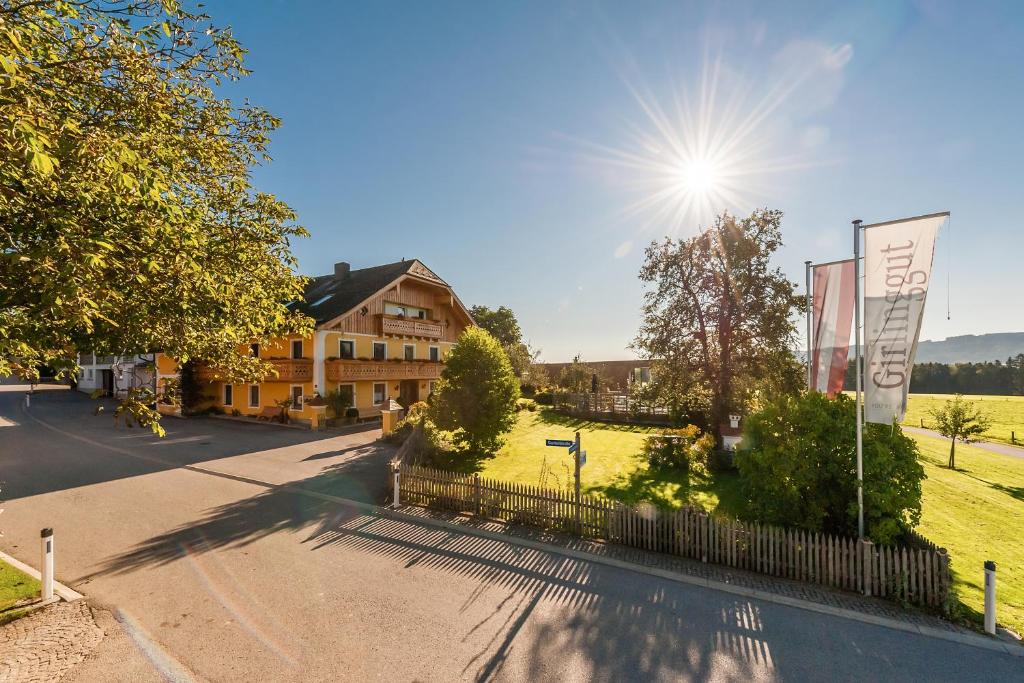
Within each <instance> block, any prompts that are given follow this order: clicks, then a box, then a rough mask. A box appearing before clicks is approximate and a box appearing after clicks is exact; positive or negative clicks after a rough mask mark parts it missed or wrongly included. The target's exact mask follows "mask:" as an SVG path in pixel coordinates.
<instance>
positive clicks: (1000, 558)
mask: <svg viewBox="0 0 1024 683" xmlns="http://www.w3.org/2000/svg"><path fill="white" fill-rule="evenodd" d="M914 438H915V440H916V441H917V443H918V445H919V446H920V447H921V454H922V462H923V463H924V467H925V473H926V474H927V475H928V478H927V479H926V480H925V481H924V483H923V485H922V489H923V493H924V501H923V506H922V510H923V513H922V517H921V525H920V526H919V527H918V531H920V532H921V533H922V534H923V535H924V536H925V537H927V538H928V539H929V540H931V541H932V542H934V543H937V544H938V545H940V546H943V547H945V548H947V549H948V550H949V554H950V558H952V567H953V575H954V581H955V584H956V586H957V587H958V589H959V592H960V600H961V602H962V603H963V605H964V607H965V608H966V612H967V616H968V617H970V618H972V619H974V620H975V621H977V622H978V623H980V622H981V613H982V612H983V610H984V603H985V593H984V585H985V584H984V580H985V574H984V569H983V563H984V562H985V560H994V561H995V562H996V566H997V577H998V584H997V598H998V602H999V605H998V609H997V612H996V614H997V619H998V621H999V623H1000V624H1005V625H1007V626H1009V627H1010V628H1012V629H1013V630H1015V631H1017V632H1018V633H1024V459H1021V458H1013V457H1010V456H1006V455H998V454H996V453H989V452H987V451H983V450H981V449H980V448H972V447H971V446H961V445H958V446H957V448H956V462H957V469H956V470H955V471H952V470H949V469H947V468H946V467H945V463H946V461H947V459H948V453H949V444H948V442H946V441H942V440H940V439H937V438H933V437H928V436H918V435H914Z"/></svg>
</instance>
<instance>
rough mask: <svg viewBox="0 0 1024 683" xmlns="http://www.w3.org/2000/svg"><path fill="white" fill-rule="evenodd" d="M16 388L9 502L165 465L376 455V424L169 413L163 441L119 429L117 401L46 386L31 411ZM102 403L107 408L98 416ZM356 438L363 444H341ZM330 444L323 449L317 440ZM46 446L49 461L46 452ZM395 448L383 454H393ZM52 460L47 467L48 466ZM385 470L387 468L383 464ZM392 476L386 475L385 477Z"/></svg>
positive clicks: (7, 448)
mask: <svg viewBox="0 0 1024 683" xmlns="http://www.w3.org/2000/svg"><path fill="white" fill-rule="evenodd" d="M22 401H23V398H22V397H21V396H20V395H19V394H17V393H7V394H6V395H5V394H0V415H4V416H8V417H7V421H8V422H10V423H13V424H11V425H10V426H2V423H0V458H2V464H3V472H2V477H3V481H4V491H3V493H4V497H5V498H6V499H8V500H15V499H18V498H26V497H30V496H35V495H40V494H45V493H50V492H54V491H61V490H66V489H70V488H77V487H81V486H89V485H92V484H98V483H104V482H109V481H115V480H119V479H125V478H128V477H135V476H142V475H146V474H152V473H156V472H161V471H165V470H170V469H175V468H180V467H187V466H198V465H202V464H203V463H206V462H209V461H213V460H218V459H222V458H229V457H233V456H239V455H253V456H254V457H257V456H258V455H259V454H261V453H265V452H268V451H273V450H275V449H282V448H289V447H293V446H303V447H304V448H305V449H306V451H310V450H312V453H310V454H309V455H306V456H305V458H304V460H322V459H327V458H332V457H338V456H345V455H350V456H352V455H356V456H359V457H367V458H371V459H376V460H380V461H381V467H383V463H384V462H385V461H386V455H381V457H379V458H378V457H376V456H377V454H378V453H377V447H376V442H375V441H373V440H372V432H374V431H375V430H377V429H379V428H378V427H376V426H374V425H367V426H366V427H365V428H362V429H357V430H351V431H346V432H345V433H338V432H329V431H328V432H312V431H308V430H299V429H289V428H285V427H275V426H272V425H263V424H245V423H240V422H236V421H231V420H218V419H213V418H203V417H195V418H188V419H181V418H175V417H165V418H164V419H163V421H162V422H163V425H164V427H165V429H166V430H167V435H166V436H165V437H164V438H159V437H157V436H156V435H154V434H153V433H152V432H151V431H150V430H149V429H145V428H139V427H134V428H127V427H125V426H123V425H122V426H117V425H115V423H114V420H113V418H112V417H111V415H110V414H109V412H111V411H110V407H111V406H112V405H113V403H112V402H111V401H110V400H103V401H99V402H97V401H95V400H93V399H90V398H89V397H88V396H86V395H85V394H82V393H80V392H75V391H67V390H64V391H47V392H41V393H38V394H36V395H35V396H33V398H32V404H31V408H30V409H26V408H25V407H24V405H23V403H22ZM97 407H104V408H106V409H107V410H105V411H104V412H102V413H100V414H98V415H97V414H96V408H97ZM349 436H353V438H355V439H360V438H362V440H363V443H357V444H351V440H350V441H348V442H345V441H338V440H337V439H345V438H346V437H349ZM321 442H322V443H323V447H322V448H317V444H319V443H321ZM43 449H45V451H46V453H45V458H41V457H40V451H41V450H43ZM392 450H393V449H392V448H391V447H390V446H384V447H381V448H380V453H382V454H383V453H385V451H386V453H387V454H390V453H391V452H392ZM41 463H45V466H41ZM381 472H384V470H383V469H382V470H381ZM385 476H386V475H385V474H382V475H381V477H380V480H381V481H383V478H384V477H385Z"/></svg>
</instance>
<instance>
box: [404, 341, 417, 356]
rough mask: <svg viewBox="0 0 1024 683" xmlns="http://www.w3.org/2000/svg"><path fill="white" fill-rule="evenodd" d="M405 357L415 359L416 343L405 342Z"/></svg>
mask: <svg viewBox="0 0 1024 683" xmlns="http://www.w3.org/2000/svg"><path fill="white" fill-rule="evenodd" d="M405 359H406V360H416V345H415V344H406V345H405Z"/></svg>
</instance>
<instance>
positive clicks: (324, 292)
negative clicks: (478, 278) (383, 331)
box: [290, 259, 468, 325]
mask: <svg viewBox="0 0 1024 683" xmlns="http://www.w3.org/2000/svg"><path fill="white" fill-rule="evenodd" d="M405 275H409V276H412V277H415V278H418V279H421V280H427V281H430V282H434V283H435V284H438V285H442V286H444V287H447V288H448V289H449V290H451V287H450V286H449V285H448V283H447V282H445V281H444V280H442V279H441V278H440V277H438V276H437V274H436V273H434V272H433V271H432V270H430V269H429V268H427V267H426V266H425V265H423V263H422V262H420V261H419V260H417V259H408V260H404V261H398V262H397V263H386V264H384V265H382V266H373V267H370V268H359V269H357V270H351V271H349V273H348V275H346V276H344V277H342V278H338V277H336V276H335V275H334V274H333V273H332V274H330V275H320V276H317V277H314V278H312V279H311V280H310V282H309V284H308V285H306V289H305V292H304V293H303V297H304V298H305V301H303V302H300V303H298V304H295V305H293V306H290V308H292V309H293V310H298V311H301V312H303V313H305V314H306V315H308V316H309V317H311V318H313V319H314V320H316V322H317V325H320V324H322V323H326V322H328V321H331V320H335V319H336V318H338V317H340V316H343V315H345V314H346V313H348V312H349V311H351V310H352V309H354V308H356V307H357V306H359V305H360V304H362V303H363V302H364V301H366V300H367V299H369V298H370V297H372V296H373V295H374V294H376V293H377V292H379V291H380V290H382V289H385V288H387V287H388V286H389V285H391V284H392V283H393V282H395V281H396V280H398V279H399V278H401V277H403V276H405ZM453 294H454V292H453ZM455 299H456V301H458V297H457V296H456V297H455ZM459 306H462V302H461V301H459ZM462 308H463V310H465V307H464V306H462ZM467 316H468V312H467Z"/></svg>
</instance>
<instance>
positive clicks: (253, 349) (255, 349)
mask: <svg viewBox="0 0 1024 683" xmlns="http://www.w3.org/2000/svg"><path fill="white" fill-rule="evenodd" d="M249 354H250V355H251V356H252V357H253V358H259V357H260V345H259V344H249Z"/></svg>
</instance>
